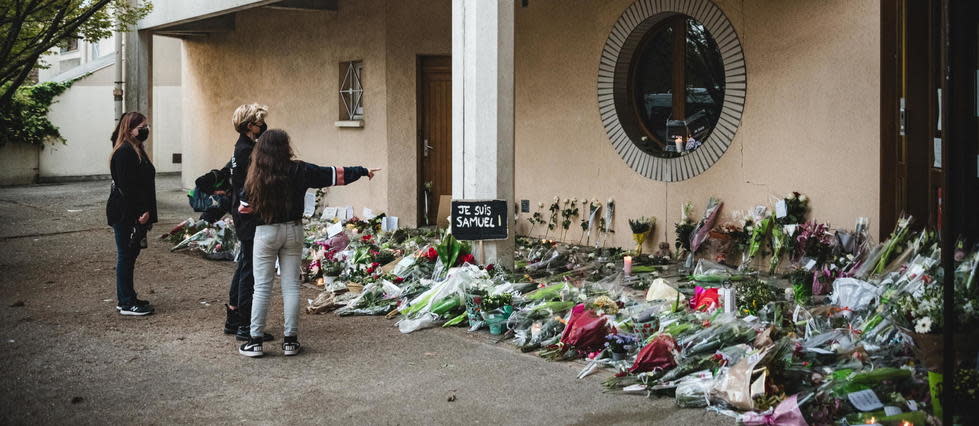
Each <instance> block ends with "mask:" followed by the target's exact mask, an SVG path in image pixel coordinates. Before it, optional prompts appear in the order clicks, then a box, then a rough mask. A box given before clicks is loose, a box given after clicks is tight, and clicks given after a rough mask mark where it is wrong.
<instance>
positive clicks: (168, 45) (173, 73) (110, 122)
mask: <svg viewBox="0 0 979 426" xmlns="http://www.w3.org/2000/svg"><path fill="white" fill-rule="evenodd" d="M153 44H154V46H153V117H151V120H150V121H151V123H152V128H153V130H152V146H153V154H152V155H153V163H154V165H155V167H156V171H157V172H158V173H163V172H177V171H180V164H174V163H173V155H172V154H173V153H175V152H180V148H181V140H180V138H181V135H182V133H183V130H182V125H181V120H182V114H181V112H180V110H181V104H182V99H181V88H180V75H181V71H180V69H181V65H180V64H181V63H180V40H178V39H174V38H167V37H154V38H153ZM114 81H115V65H110V66H107V67H105V68H102V69H100V70H98V71H95V72H93V73H91V74H89V75H87V76H85V77H84V78H82V79H81V80H78V81H76V82H75V83H74V84H72V86H71V87H70V88H69V89H68V90H66V91H65V92H64V93H63V94H61V95H60V96H58V97H57V98H56V99H55V103H54V104H53V105H52V106H51V110H50V112H49V114H48V118H49V119H50V120H51V122H52V123H54V125H56V126H58V127H59V129H60V132H61V135H62V136H63V137H64V138H65V140H66V141H67V143H65V144H61V143H57V144H51V145H46V146H45V149H44V150H43V151H41V155H40V176H41V178H42V179H43V178H65V177H75V176H93V175H107V174H109V161H108V158H109V155H110V153H111V152H112V149H111V143H110V142H109V136H110V134H111V133H112V129H113V128H115V116H114V115H115V103H114V101H113V98H112V88H113V82H114ZM143 112H144V113H145V111H143Z"/></svg>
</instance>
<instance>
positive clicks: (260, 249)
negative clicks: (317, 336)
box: [251, 222, 303, 337]
mask: <svg viewBox="0 0 979 426" xmlns="http://www.w3.org/2000/svg"><path fill="white" fill-rule="evenodd" d="M302 252H303V227H302V225H300V224H297V223H295V222H287V223H275V224H271V225H260V226H258V227H257V228H255V246H254V248H253V249H252V268H253V270H254V273H255V294H254V295H253V296H252V328H251V334H252V336H253V337H258V336H262V335H263V334H264V332H265V316H266V314H267V313H268V306H269V298H270V297H271V293H272V281H273V280H274V279H275V260H276V259H278V260H279V273H280V274H281V283H280V285H281V286H282V313H283V315H284V316H285V332H284V333H283V334H284V335H286V336H295V335H296V333H297V331H298V328H299V268H300V258H301V256H302Z"/></svg>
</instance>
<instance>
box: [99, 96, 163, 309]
mask: <svg viewBox="0 0 979 426" xmlns="http://www.w3.org/2000/svg"><path fill="white" fill-rule="evenodd" d="M149 135H150V123H149V121H147V120H146V117H145V116H144V115H143V114H140V113H138V112H127V113H125V114H123V116H122V117H121V118H120V119H119V124H118V125H117V126H116V130H115V131H114V132H112V139H113V141H114V144H113V148H112V158H111V160H109V169H110V171H111V173H112V190H111V191H110V192H109V201H108V202H107V203H106V209H105V211H106V219H107V220H108V222H109V225H111V226H112V230H113V231H115V236H116V252H117V256H116V297H117V298H118V304H117V305H116V310H118V311H119V313H120V314H122V315H135V316H142V315H149V314H151V313H153V307H152V306H151V305H150V303H149V302H147V301H145V300H140V299H138V298H137V297H136V290H135V289H133V271H134V269H135V267H136V257H137V256H139V252H140V249H142V248H143V247H145V244H146V232H147V231H148V230H149V229H150V228H152V226H153V223H155V222H156V220H157V217H156V182H155V179H156V168H155V167H153V163H152V162H150V159H149V157H148V156H147V155H146V150H145V149H144V148H143V142H144V141H146V139H147V138H148V137H149Z"/></svg>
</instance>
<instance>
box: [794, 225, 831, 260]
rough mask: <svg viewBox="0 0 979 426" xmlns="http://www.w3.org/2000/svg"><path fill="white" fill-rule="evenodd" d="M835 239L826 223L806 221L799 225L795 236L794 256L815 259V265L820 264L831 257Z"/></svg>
mask: <svg viewBox="0 0 979 426" xmlns="http://www.w3.org/2000/svg"><path fill="white" fill-rule="evenodd" d="M835 240H836V238H835V237H834V235H833V234H832V233H831V232H830V230H829V226H828V225H825V224H822V223H816V222H815V221H813V222H806V223H804V224H802V225H801V226H800V227H799V232H798V235H797V236H796V237H795V241H796V244H795V251H796V257H798V258H802V257H807V258H810V259H812V260H815V261H816V265H822V264H823V263H825V262H826V261H827V260H829V259H830V258H831V257H832V254H833V246H834V244H835V242H836V241H835Z"/></svg>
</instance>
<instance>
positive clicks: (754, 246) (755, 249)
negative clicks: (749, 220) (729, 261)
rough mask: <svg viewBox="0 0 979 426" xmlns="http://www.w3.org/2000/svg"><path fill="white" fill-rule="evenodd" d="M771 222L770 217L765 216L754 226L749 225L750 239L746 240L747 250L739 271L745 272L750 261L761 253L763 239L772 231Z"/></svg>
mask: <svg viewBox="0 0 979 426" xmlns="http://www.w3.org/2000/svg"><path fill="white" fill-rule="evenodd" d="M773 222H774V220H773V219H772V217H771V216H766V217H765V218H763V219H761V220H759V221H758V222H756V223H755V224H754V225H751V237H750V238H749V239H748V248H747V250H745V252H744V255H743V256H742V259H741V267H740V268H739V269H741V270H745V269H746V268H747V267H748V263H749V262H750V261H751V259H754V258H755V256H757V255H758V253H759V252H760V251H761V248H762V246H763V244H764V242H765V237H766V236H768V233H769V231H770V230H771V229H772V223H773Z"/></svg>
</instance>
